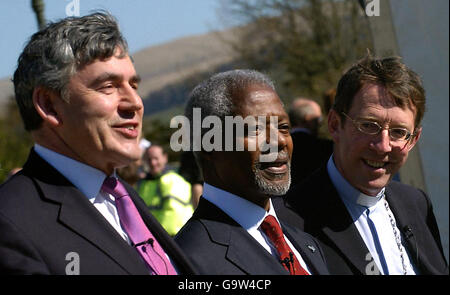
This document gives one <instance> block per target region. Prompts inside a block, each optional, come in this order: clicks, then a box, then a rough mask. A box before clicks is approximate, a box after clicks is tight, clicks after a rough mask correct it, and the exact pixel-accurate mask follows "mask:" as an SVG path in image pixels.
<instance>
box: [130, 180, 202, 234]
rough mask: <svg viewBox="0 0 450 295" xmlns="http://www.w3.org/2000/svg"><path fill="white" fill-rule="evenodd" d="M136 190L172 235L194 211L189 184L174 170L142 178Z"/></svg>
mask: <svg viewBox="0 0 450 295" xmlns="http://www.w3.org/2000/svg"><path fill="white" fill-rule="evenodd" d="M138 192H139V195H140V196H141V198H142V199H143V200H144V202H145V204H147V207H148V208H149V210H150V212H151V213H152V214H153V216H155V218H156V219H157V220H158V221H159V222H160V223H161V225H162V226H163V227H164V229H165V230H166V231H167V232H168V233H169V234H170V235H171V236H174V235H175V234H176V233H177V232H178V231H179V230H180V229H181V227H182V226H183V225H184V224H185V223H186V222H187V221H188V219H189V218H190V217H191V216H192V213H193V212H194V208H193V206H192V204H191V184H190V183H189V182H187V181H186V180H185V179H184V178H183V177H182V176H180V175H179V174H177V173H176V172H174V171H168V172H167V173H164V174H162V175H161V176H160V177H158V178H156V179H148V180H142V181H141V182H140V183H139V185H138Z"/></svg>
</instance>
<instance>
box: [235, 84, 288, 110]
mask: <svg viewBox="0 0 450 295" xmlns="http://www.w3.org/2000/svg"><path fill="white" fill-rule="evenodd" d="M233 102H234V106H235V112H234V113H235V115H240V116H242V117H247V116H287V114H286V111H285V110H284V108H283V104H282V103H281V100H280V98H279V97H278V95H277V93H276V92H275V91H273V90H272V88H270V87H269V86H265V85H259V84H250V85H248V86H246V87H244V88H243V89H241V90H240V91H238V92H236V93H235V94H234V95H233Z"/></svg>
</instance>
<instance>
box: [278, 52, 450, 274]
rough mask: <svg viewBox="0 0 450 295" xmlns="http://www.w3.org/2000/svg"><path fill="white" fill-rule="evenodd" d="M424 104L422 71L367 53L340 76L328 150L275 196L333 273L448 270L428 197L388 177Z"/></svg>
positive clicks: (417, 129)
mask: <svg viewBox="0 0 450 295" xmlns="http://www.w3.org/2000/svg"><path fill="white" fill-rule="evenodd" d="M424 111H425V91H424V89H423V86H422V82H421V80H420V77H419V76H418V75H417V74H416V73H414V72H413V71H412V70H410V69H409V68H408V67H406V66H405V65H404V64H403V63H402V62H401V61H400V59H399V58H385V59H375V58H373V57H371V56H370V55H368V56H367V57H365V58H364V59H363V60H361V61H360V62H358V63H357V64H356V65H354V66H353V67H352V68H350V69H349V70H348V71H347V72H346V73H345V74H344V76H343V77H342V78H341V79H340V81H339V83H338V88H337V93H336V99H335V103H334V106H333V107H332V109H331V110H330V113H329V115H328V129H329V132H330V134H331V136H332V138H333V141H334V150H333V155H332V156H331V157H330V159H329V161H328V163H327V165H326V166H323V167H322V168H321V169H319V170H318V171H316V172H315V173H314V174H312V175H311V176H310V177H309V178H308V179H307V180H306V181H305V182H303V183H301V184H300V185H297V186H295V187H293V188H292V189H291V191H290V192H288V194H287V195H286V196H285V197H284V198H283V199H281V198H278V199H277V200H275V201H274V203H275V205H274V206H275V207H279V208H280V209H279V210H278V211H279V212H280V214H282V215H284V218H286V219H290V221H291V223H296V224H297V225H299V226H300V228H302V229H304V231H306V232H308V233H310V234H312V235H313V236H315V237H316V238H318V239H319V241H320V242H321V243H322V244H323V248H324V252H325V256H326V260H327V263H328V267H329V270H330V273H331V274H359V275H369V274H383V275H394V274H400V275H402V274H407V275H413V274H448V264H447V262H446V260H445V258H444V255H443V250H442V244H441V240H440V236H439V230H438V227H437V224H436V219H435V217H434V214H433V211H432V206H431V202H430V199H429V198H428V197H427V195H426V194H425V193H424V192H423V191H421V190H419V189H416V188H413V187H411V186H408V185H405V184H401V183H399V182H396V181H392V178H393V176H394V175H395V174H396V173H397V172H398V171H399V169H400V167H401V166H402V165H403V164H404V163H405V162H406V160H407V158H408V153H409V151H410V150H411V149H412V148H413V147H414V145H415V144H416V143H417V141H418V140H419V138H420V135H421V132H422V127H421V125H420V123H421V120H422V117H423V115H424ZM281 208H283V210H281ZM278 211H277V212H278ZM294 212H295V213H296V214H295V213H294Z"/></svg>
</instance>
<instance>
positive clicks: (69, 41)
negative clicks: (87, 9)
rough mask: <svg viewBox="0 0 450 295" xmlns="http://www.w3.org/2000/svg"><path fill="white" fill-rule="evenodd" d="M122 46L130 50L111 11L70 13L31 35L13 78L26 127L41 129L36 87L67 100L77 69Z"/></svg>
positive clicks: (28, 128)
mask: <svg viewBox="0 0 450 295" xmlns="http://www.w3.org/2000/svg"><path fill="white" fill-rule="evenodd" d="M118 48H119V49H120V51H121V52H120V54H121V55H120V56H121V57H122V56H125V55H126V54H127V53H128V45H127V43H126V40H125V39H124V38H123V37H122V35H121V33H120V31H119V27H118V24H117V21H116V20H115V18H114V17H113V16H112V15H110V14H108V13H101V12H97V13H93V14H90V15H87V16H83V17H68V18H65V19H62V20H60V21H58V22H55V23H50V24H48V25H47V26H46V27H45V28H44V29H42V30H40V31H39V32H37V33H35V34H34V35H33V36H31V38H30V40H29V42H28V43H27V45H26V46H25V48H24V50H23V52H22V54H21V55H20V57H19V60H18V66H17V69H16V71H15V72H14V77H13V82H14V89H15V94H16V102H17V104H18V106H19V110H20V114H21V116H22V120H23V122H24V125H25V129H26V130H28V131H30V130H35V129H38V128H39V127H40V125H41V123H42V118H41V117H40V116H39V114H38V113H37V112H36V110H35V108H34V105H33V100H32V97H33V91H34V89H35V88H36V87H38V86H42V87H44V88H46V89H49V90H52V91H55V92H56V93H58V94H59V95H60V97H61V98H62V99H65V100H67V99H68V97H67V93H66V86H67V84H68V82H69V80H70V78H71V77H72V75H73V74H75V73H76V71H77V70H78V69H80V68H81V67H83V66H85V65H87V64H89V63H91V62H93V61H94V60H96V59H106V58H109V57H111V56H113V55H114V54H115V51H116V49H118Z"/></svg>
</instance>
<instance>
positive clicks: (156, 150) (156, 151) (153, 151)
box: [147, 146, 163, 157]
mask: <svg viewBox="0 0 450 295" xmlns="http://www.w3.org/2000/svg"><path fill="white" fill-rule="evenodd" d="M147 153H148V155H149V156H153V157H156V156H161V155H162V154H163V150H162V148H161V147H160V146H153V147H150V148H149V149H148V151H147Z"/></svg>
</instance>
